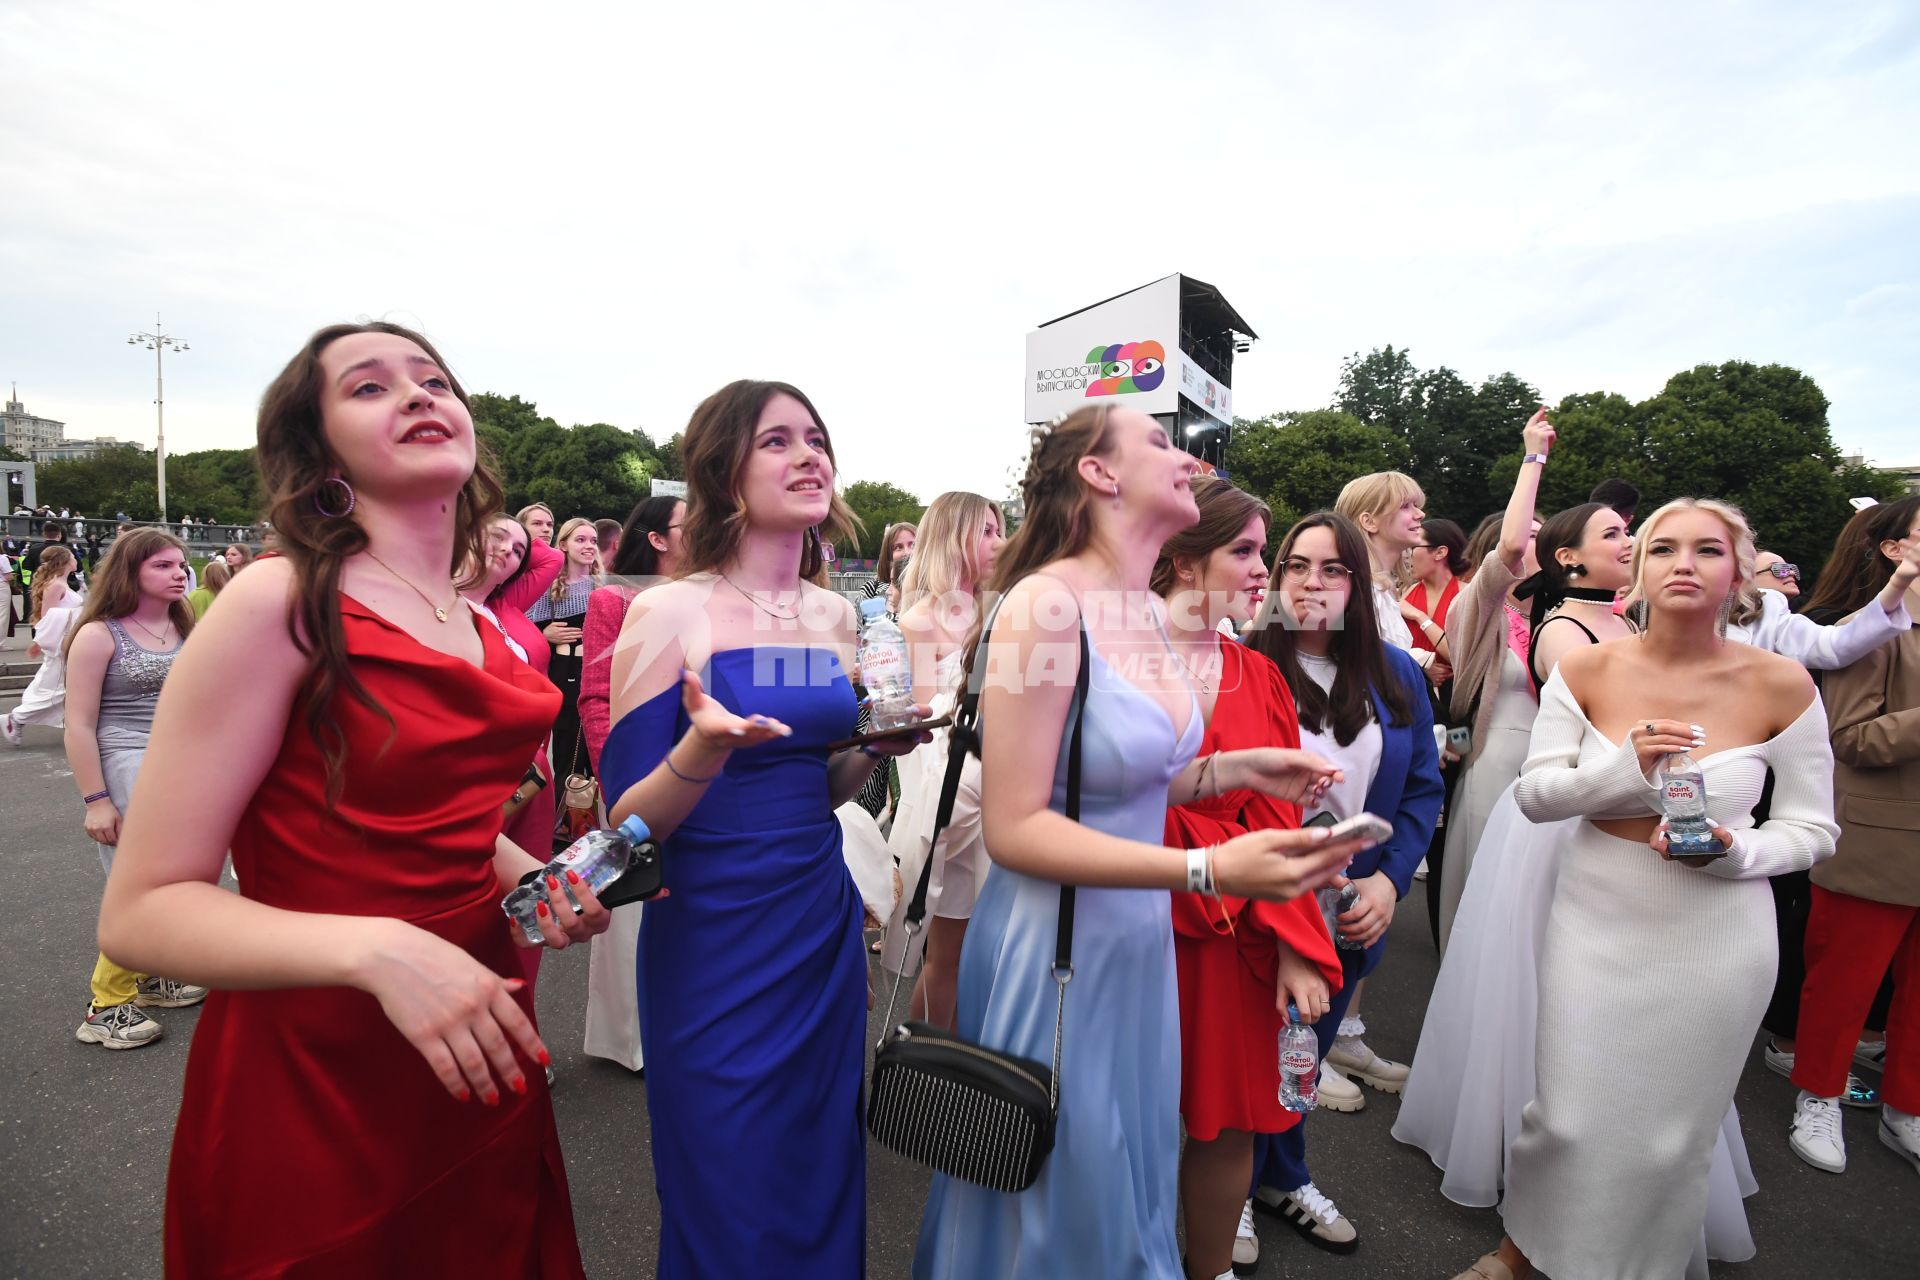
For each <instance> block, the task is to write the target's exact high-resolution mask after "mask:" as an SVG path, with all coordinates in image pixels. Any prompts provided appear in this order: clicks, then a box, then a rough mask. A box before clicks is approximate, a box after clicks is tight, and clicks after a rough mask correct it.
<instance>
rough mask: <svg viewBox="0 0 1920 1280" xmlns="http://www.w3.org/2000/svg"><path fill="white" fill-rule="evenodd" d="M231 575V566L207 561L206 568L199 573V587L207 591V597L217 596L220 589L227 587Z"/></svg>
mask: <svg viewBox="0 0 1920 1280" xmlns="http://www.w3.org/2000/svg"><path fill="white" fill-rule="evenodd" d="M233 574H234V569H233V566H232V565H230V564H228V563H227V562H226V561H225V560H209V561H207V567H206V568H204V569H202V570H201V571H200V585H201V586H203V587H205V588H206V589H207V594H208V595H215V596H217V595H219V594H220V588H222V587H224V586H226V585H227V582H228V581H229V580H230V579H231V578H232V577H233ZM248 581H252V579H248Z"/></svg>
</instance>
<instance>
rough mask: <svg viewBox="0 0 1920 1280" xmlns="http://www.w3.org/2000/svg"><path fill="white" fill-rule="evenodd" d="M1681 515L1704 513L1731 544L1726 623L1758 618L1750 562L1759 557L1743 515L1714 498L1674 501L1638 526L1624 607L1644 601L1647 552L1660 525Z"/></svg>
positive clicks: (1738, 509)
mask: <svg viewBox="0 0 1920 1280" xmlns="http://www.w3.org/2000/svg"><path fill="white" fill-rule="evenodd" d="M1683 511H1704V512H1706V513H1707V514H1708V515H1710V516H1713V517H1715V518H1716V519H1718V520H1719V521H1720V523H1721V524H1723V525H1725V526H1726V529H1727V535H1728V540H1729V541H1730V542H1731V543H1732V544H1733V567H1734V579H1733V592H1732V594H1730V595H1729V596H1728V597H1727V603H1726V610H1727V622H1728V623H1729V624H1730V625H1733V626H1743V625H1745V624H1746V623H1748V622H1751V621H1752V620H1753V619H1755V618H1757V617H1759V616H1760V591H1759V588H1757V587H1755V586H1754V585H1753V562H1754V558H1755V557H1756V556H1757V555H1758V554H1759V553H1758V552H1757V551H1756V550H1755V549H1754V545H1753V528H1752V526H1750V525H1749V524H1748V523H1747V517H1746V513H1745V512H1743V511H1741V510H1740V508H1738V507H1736V506H1734V505H1733V504H1732V503H1731V502H1722V501H1721V500H1720V499H1718V498H1675V499H1674V500H1673V501H1672V502H1669V503H1668V504H1667V505H1666V506H1664V507H1661V508H1660V509H1659V510H1658V511H1655V512H1654V513H1653V514H1652V515H1650V516H1648V517H1647V518H1646V519H1645V520H1643V521H1641V522H1640V530H1639V532H1638V533H1636V534H1635V535H1634V538H1633V585H1632V586H1631V587H1630V588H1628V590H1627V599H1626V603H1627V604H1628V605H1635V604H1639V603H1640V602H1641V601H1643V600H1645V599H1646V598H1647V597H1646V591H1645V585H1646V576H1645V574H1646V565H1647V548H1649V547H1651V546H1652V545H1653V541H1654V539H1655V538H1657V537H1658V536H1659V534H1658V532H1657V530H1658V529H1659V527H1660V523H1661V521H1663V520H1665V519H1667V517H1669V516H1674V515H1678V514H1680V513H1681V512H1683Z"/></svg>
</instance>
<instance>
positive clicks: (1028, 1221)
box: [913, 650, 1205, 1280]
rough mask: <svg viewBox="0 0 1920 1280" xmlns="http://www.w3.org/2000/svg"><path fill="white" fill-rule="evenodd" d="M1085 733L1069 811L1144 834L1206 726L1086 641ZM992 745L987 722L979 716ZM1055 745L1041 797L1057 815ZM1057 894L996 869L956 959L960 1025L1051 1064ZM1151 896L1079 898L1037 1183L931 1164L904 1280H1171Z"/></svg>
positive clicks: (1162, 984)
mask: <svg viewBox="0 0 1920 1280" xmlns="http://www.w3.org/2000/svg"><path fill="white" fill-rule="evenodd" d="M1090 652H1091V653H1092V659H1091V660H1092V663H1093V668H1092V671H1091V672H1090V673H1089V674H1090V677H1091V679H1090V686H1091V687H1090V690H1089V692H1088V695H1087V706H1086V713H1085V715H1086V720H1085V730H1084V733H1083V735H1082V743H1081V752H1082V756H1081V785H1080V821H1081V822H1083V823H1084V824H1086V825H1087V826H1089V827H1092V828H1094V829H1096V830H1098V831H1103V832H1106V833H1107V834H1109V835H1115V836H1121V837H1124V838H1126V839H1129V840H1148V841H1152V842H1154V843H1158V842H1159V840H1160V834H1161V832H1162V831H1163V830H1164V829H1165V827H1166V821H1167V787H1168V784H1169V783H1171V782H1172V781H1173V779H1174V777H1175V776H1176V775H1178V774H1179V772H1180V771H1181V770H1182V769H1184V768H1185V767H1186V766H1187V764H1188V763H1189V762H1190V761H1191V760H1192V759H1193V757H1194V753H1195V752H1196V751H1198V750H1199V748H1200V739H1201V736H1202V734H1203V733H1204V732H1205V726H1204V725H1203V724H1202V723H1201V717H1200V709H1199V704H1198V702H1197V701H1193V702H1191V703H1190V708H1189V711H1188V714H1187V716H1186V717H1185V723H1184V727H1180V726H1176V725H1175V724H1174V723H1173V722H1172V721H1171V720H1170V719H1169V718H1168V716H1167V713H1166V711H1165V709H1164V708H1163V707H1162V706H1161V705H1160V704H1159V703H1158V702H1156V701H1155V700H1154V699H1153V698H1152V697H1151V696H1149V695H1148V694H1145V693H1142V692H1141V691H1140V690H1138V689H1136V688H1134V687H1133V686H1132V685H1129V684H1128V683H1127V682H1126V681H1125V680H1123V679H1122V678H1121V677H1120V675H1119V674H1118V673H1117V672H1116V671H1114V670H1113V668H1111V667H1109V666H1108V665H1107V663H1106V661H1105V660H1104V659H1103V658H1101V657H1100V655H1099V652H1098V651H1097V650H1090ZM984 727H985V729H986V733H987V735H988V737H989V738H991V736H992V733H993V728H992V726H991V725H986V726H984ZM1066 778H1067V739H1066V735H1065V733H1064V732H1063V733H1062V736H1061V743H1060V752H1059V756H1058V758H1057V760H1056V763H1055V766H1054V783H1053V801H1052V807H1053V808H1054V809H1055V810H1056V811H1058V812H1065V809H1066V792H1067V783H1066ZM1059 905H1060V887H1059V886H1058V885H1057V884H1054V883H1052V882H1050V881H1044V880H1036V879H1033V878H1032V877H1031V876H1025V875H1022V874H1020V873H1019V872H1017V871H1010V870H1008V869H1007V868H1006V867H1003V866H998V865H996V866H995V867H994V868H993V869H992V870H991V871H990V872H989V873H988V875H987V880H986V885H985V886H984V887H983V888H982V889H981V891H980V900H979V902H978V903H977V904H976V906H975V907H974V912H973V920H972V923H971V924H969V925H968V927H967V939H966V943H965V945H964V946H963V948H962V950H961V954H960V990H959V1031H960V1034H961V1035H963V1036H965V1037H967V1038H968V1039H970V1040H974V1041H976V1042H978V1043H980V1044H984V1045H988V1046H991V1047H993V1048H996V1049H1001V1050H1006V1051H1008V1052H1011V1053H1015V1054H1018V1055H1020V1056H1022V1057H1027V1058H1033V1059H1036V1060H1037V1061H1040V1062H1048V1063H1050V1062H1052V1061H1053V1028H1054V1010H1055V1008H1056V998H1057V997H1056V991H1057V988H1056V987H1055V985H1054V981H1053V976H1052V971H1053V948H1054V931H1055V928H1056V926H1057V922H1058V920H1059ZM1172 921H1173V917H1172V907H1171V904H1170V902H1169V900H1168V894H1167V891H1166V890H1164V889H1088V888H1083V889H1080V890H1079V891H1078V893H1077V894H1076V895H1075V906H1074V917H1073V967H1074V977H1073V980H1072V981H1071V982H1070V983H1069V984H1068V986H1067V1003H1066V1030H1065V1035H1064V1050H1063V1053H1062V1058H1061V1065H1060V1075H1061V1080H1060V1121H1059V1129H1058V1135H1057V1138H1056V1141H1055V1145H1054V1149H1053V1154H1052V1155H1051V1156H1049V1157H1048V1159H1047V1163H1046V1165H1045V1167H1043V1168H1042V1169H1041V1171H1040V1178H1039V1180H1038V1181H1037V1182H1035V1183H1034V1184H1033V1186H1031V1187H1029V1188H1028V1189H1027V1190H1025V1191H1023V1192H1021V1193H1019V1194H1018V1195H1008V1194H1006V1193H1004V1192H999V1191H989V1190H987V1189H986V1188H984V1187H978V1186H975V1185H973V1184H972V1183H968V1182H962V1181H959V1180H957V1179H954V1178H949V1177H947V1176H945V1175H944V1174H936V1175H935V1176H934V1179H933V1189H932V1191H931V1193H930V1194H929V1195H928V1198H927V1210H926V1215H925V1217H924V1218H923V1220H922V1222H921V1225H920V1246H919V1250H918V1252H917V1254H916V1256H915V1258H914V1263H913V1274H914V1276H915V1277H916V1280H953V1278H958V1277H979V1278H980V1280H1060V1277H1063V1276H1100V1277H1102V1280H1179V1277H1180V1251H1179V1245H1178V1243H1177V1242H1176V1240H1175V1237H1174V1210H1175V1206H1176V1204H1177V1203H1178V1200H1179V1187H1178V1182H1179V1171H1180V1022H1179V990H1178V986H1177V984H1176V981H1175V978H1174V967H1173V923H1172Z"/></svg>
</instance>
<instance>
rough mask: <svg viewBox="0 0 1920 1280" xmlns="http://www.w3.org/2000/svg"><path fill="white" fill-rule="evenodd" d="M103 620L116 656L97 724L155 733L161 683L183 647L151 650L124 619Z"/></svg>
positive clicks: (103, 690)
mask: <svg viewBox="0 0 1920 1280" xmlns="http://www.w3.org/2000/svg"><path fill="white" fill-rule="evenodd" d="M101 621H102V622H105V623H106V624H107V630H108V631H111V632H112V633H113V657H111V658H109V659H108V660H107V673H106V675H105V676H103V677H101V680H100V714H99V718H98V719H97V720H96V721H95V724H96V726H97V727H98V728H101V729H132V730H135V731H137V732H139V733H151V732H153V708H154V705H155V704H156V703H158V702H159V701H160V686H161V685H163V684H165V683H166V680H167V672H168V671H170V670H172V669H173V660H174V658H176V657H177V656H179V653H180V646H179V645H175V646H174V647H173V648H171V649H168V650H166V651H164V652H161V651H158V650H154V649H148V648H145V647H144V646H142V645H140V644H138V643H137V642H135V640H134V638H133V637H132V636H131V635H129V634H128V633H127V629H126V628H125V627H124V626H122V625H120V619H118V618H102V619H101Z"/></svg>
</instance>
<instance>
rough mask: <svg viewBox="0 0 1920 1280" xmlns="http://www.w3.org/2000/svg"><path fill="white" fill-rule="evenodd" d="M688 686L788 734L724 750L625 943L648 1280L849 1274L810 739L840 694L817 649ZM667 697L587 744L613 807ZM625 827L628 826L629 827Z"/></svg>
mask: <svg viewBox="0 0 1920 1280" xmlns="http://www.w3.org/2000/svg"><path fill="white" fill-rule="evenodd" d="M701 676H702V681H703V683H704V685H705V687H706V689H707V691H708V692H709V693H711V694H712V695H713V696H714V697H715V698H718V699H719V700H720V701H721V702H722V703H723V704H724V705H725V706H726V707H727V708H728V709H729V710H732V711H734V712H736V713H738V714H740V715H754V714H760V715H767V716H773V717H775V718H777V719H779V720H782V721H784V722H785V723H786V724H787V725H788V726H790V727H791V728H792V729H793V736H792V737H790V738H785V739H781V740H778V741H774V742H770V743H766V744H764V745H762V746H758V747H753V748H749V749H746V750H742V751H737V752H735V753H734V754H733V757H732V758H731V759H730V760H729V761H728V763H727V765H726V768H725V770H724V772H723V773H722V775H721V776H720V778H719V779H718V780H717V781H715V782H713V783H712V784H711V785H709V787H708V788H707V792H706V795H705V796H704V797H703V798H702V799H701V801H700V803H699V804H698V805H697V806H695V808H694V810H693V812H692V813H690V814H688V815H687V819H686V821H685V822H683V823H681V824H680V827H679V828H678V829H677V830H676V831H675V832H674V833H673V835H672V836H671V837H670V838H669V839H668V840H667V841H666V844H665V850H664V873H665V879H666V884H667V886H668V888H669V889H671V890H672V894H671V896H670V897H668V898H666V899H664V900H662V901H659V902H649V903H648V904H647V905H646V914H645V916H644V927H643V928H642V929H641V930H640V955H639V992H640V996H639V1000H640V1040H641V1045H642V1048H643V1050H644V1052H645V1055H646V1060H647V1114H648V1116H649V1118H650V1120H651V1122H652V1128H653V1169H654V1184H655V1186H656V1188H657V1189H658V1194H659V1197H660V1260H659V1272H658V1274H659V1276H660V1277H661V1280H676V1278H683V1280H695V1278H698V1280H706V1278H708V1277H713V1276H729V1275H778V1276H791V1277H802V1278H807V1280H811V1278H812V1277H827V1278H832V1280H840V1278H842V1277H858V1276H860V1275H862V1274H863V1273H864V1270H865V1253H866V1152H865V1141H864V1132H863V1129H862V1117H861V1093H862V1085H863V1080H862V1074H863V1072H864V1069H865V1052H864V1046H863V1044H862V1036H863V1035H864V1034H865V1029H866V1001H867V966H866V957H865V954H864V951H863V948H862V945H861V932H860V929H861V908H860V895H859V893H858V891H857V890H856V889H855V888H854V884H853V879H852V877H851V876H850V875H848V873H847V868H846V864H845V862H844V861H843V860H842V858H841V853H840V824H839V823H838V822H837V821H836V820H835V818H834V816H833V807H832V804H831V799H830V797H829V795H828V792H827V752H826V749H825V748H826V744H827V743H829V742H832V741H834V740H835V739H838V738H844V737H846V736H848V735H849V734H850V733H852V731H853V724H854V718H855V699H854V693H853V688H852V686H851V685H850V684H848V682H847V678H846V675H845V673H844V672H843V671H842V670H841V667H840V664H839V661H838V659H837V658H836V657H835V656H834V654H833V653H832V652H831V651H830V650H827V649H818V648H804V647H776V646H761V647H757V648H747V649H732V650H726V651H723V652H720V653H716V654H714V655H713V658H712V660H711V661H710V663H709V664H708V668H707V670H706V671H704V672H702V673H701ZM686 729H687V718H686V713H685V712H684V711H683V710H682V709H681V705H680V688H679V686H678V685H675V686H674V687H672V688H670V689H668V690H666V691H664V692H662V693H661V694H660V695H659V696H657V697H655V698H653V699H651V700H649V701H648V702H646V703H644V704H643V705H641V706H639V707H636V708H635V709H634V710H633V711H631V712H629V713H628V714H627V715H625V716H623V717H621V719H620V722H619V723H618V724H616V725H614V726H613V730H612V732H611V733H609V734H608V735H607V744H606V748H605V750H604V752H603V754H602V757H601V776H602V778H603V779H604V780H605V783H606V788H607V794H608V795H610V796H618V795H619V794H620V793H621V792H622V791H624V790H625V789H626V788H627V787H628V786H630V785H632V784H633V783H634V782H635V781H637V780H639V779H640V778H642V777H645V776H646V775H647V774H649V773H651V772H652V771H653V770H654V768H655V767H656V766H657V765H658V764H659V763H660V761H661V759H662V758H663V757H664V756H665V755H666V753H667V751H668V750H669V749H670V748H671V747H672V746H673V744H674V743H675V742H677V741H679V739H680V737H681V735H682V734H683V733H685V732H686ZM643 816H644V815H643Z"/></svg>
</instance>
